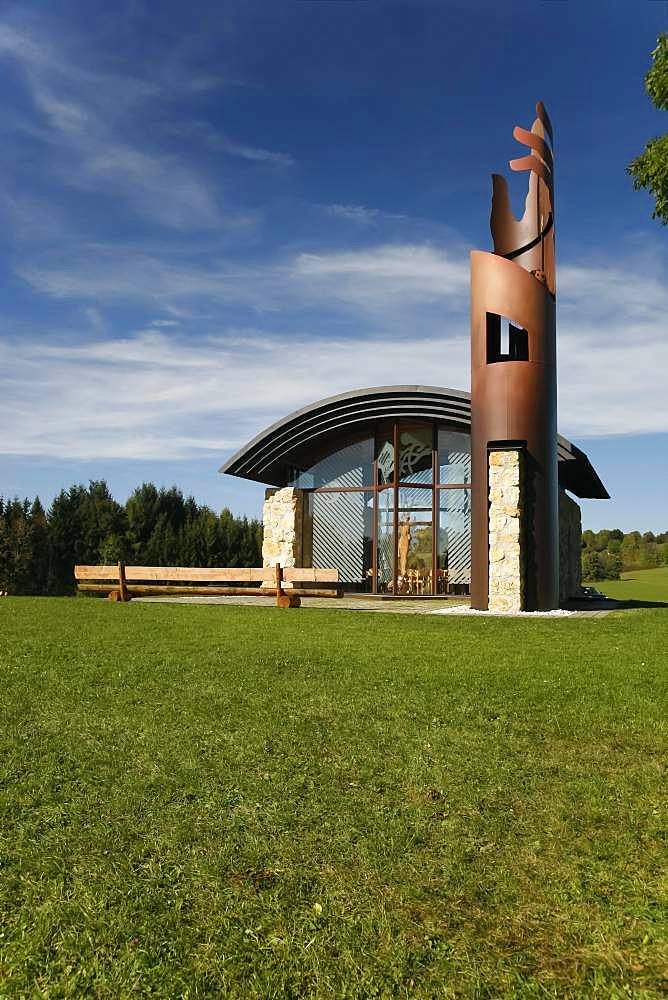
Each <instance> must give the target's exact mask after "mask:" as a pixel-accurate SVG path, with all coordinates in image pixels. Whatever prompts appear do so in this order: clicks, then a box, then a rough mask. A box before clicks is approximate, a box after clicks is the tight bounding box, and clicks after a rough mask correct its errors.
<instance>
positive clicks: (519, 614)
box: [426, 604, 577, 618]
mask: <svg viewBox="0 0 668 1000" xmlns="http://www.w3.org/2000/svg"><path fill="white" fill-rule="evenodd" d="M426 614H428V615H471V616H474V617H482V618H570V616H571V615H576V614H577V611H566V610H565V608H556V609H555V610H554V611H478V609H477V608H469V607H468V606H467V605H466V604H458V605H456V607H454V608H437V609H436V611H427V612H426Z"/></svg>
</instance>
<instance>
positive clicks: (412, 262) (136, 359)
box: [0, 247, 668, 460]
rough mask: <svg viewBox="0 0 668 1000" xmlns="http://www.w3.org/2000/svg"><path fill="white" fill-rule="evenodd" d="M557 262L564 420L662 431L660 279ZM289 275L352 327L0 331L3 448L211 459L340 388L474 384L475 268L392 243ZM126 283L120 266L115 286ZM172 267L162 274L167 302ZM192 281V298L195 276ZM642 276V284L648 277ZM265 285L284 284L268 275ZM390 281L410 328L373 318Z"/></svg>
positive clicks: (303, 264) (571, 429) (309, 261)
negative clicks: (470, 280)
mask: <svg viewBox="0 0 668 1000" xmlns="http://www.w3.org/2000/svg"><path fill="white" fill-rule="evenodd" d="M563 270H564V272H565V273H564V275H563V281H562V302H563V308H561V309H560V325H559V330H560V332H559V406H560V429H561V430H562V432H563V433H565V434H567V435H568V436H570V437H574V438H575V439H576V440H577V438H578V437H582V436H592V435H616V434H618V435H622V434H639V433H668V407H667V406H666V404H665V392H666V390H665V372H666V371H668V340H667V339H666V337H665V314H666V312H665V310H666V307H667V306H668V303H667V302H666V299H665V292H664V291H663V287H662V283H661V282H659V284H654V279H653V278H647V279H644V278H643V275H642V274H640V275H634V273H633V271H632V270H629V269H628V268H626V269H624V270H623V271H618V270H615V269H613V268H611V269H610V270H601V269H600V268H591V269H589V272H588V269H587V268H586V267H584V266H581V267H579V268H577V269H574V270H573V271H572V272H570V273H569V269H568V268H564V269H563ZM290 275H292V276H293V277H295V276H296V277H297V279H298V280H299V279H301V278H304V280H305V281H306V283H307V286H308V294H310V295H313V294H321V295H322V296H329V299H330V301H334V300H336V299H338V297H340V296H347V301H346V305H345V308H346V309H351V308H356V309H357V310H358V315H359V319H360V322H359V326H358V332H357V335H356V336H354V337H342V336H332V335H331V334H328V335H327V336H323V335H322V329H321V328H316V329H314V330H313V331H309V330H304V328H303V327H302V328H301V330H300V329H299V327H296V328H295V330H294V331H292V332H285V330H283V331H280V332H279V331H277V330H276V329H273V328H272V327H271V326H270V327H268V328H266V329H262V330H258V329H248V328H241V329H230V328H227V329H224V330H222V331H221V332H220V333H219V334H215V333H210V335H209V336H207V337H201V336H194V334H192V333H190V334H188V333H187V320H183V322H182V325H181V327H180V329H182V330H183V334H178V335H177V334H176V333H175V332H173V331H172V330H171V329H170V328H169V327H166V328H165V324H166V323H170V322H171V320H163V319H158V320H153V321H151V324H150V327H149V328H147V329H144V330H141V331H139V332H137V333H135V334H133V335H132V336H129V337H126V338H115V339H112V340H104V341H100V340H99V339H95V340H87V341H84V342H81V343H78V344H77V345H76V346H62V345H60V344H59V345H56V344H54V343H50V342H42V343H30V342H25V341H23V342H19V341H9V340H7V339H5V340H4V341H2V342H0V366H1V370H2V372H3V375H2V379H1V381H0V420H1V421H2V425H3V426H12V427H13V428H14V431H13V433H12V434H11V435H6V436H5V438H4V441H3V445H2V448H3V449H4V453H5V454H15V455H51V456H55V457H61V458H72V459H82V460H83V459H88V458H126V459H131V458H136V459H139V458H167V457H169V458H175V459H185V458H190V457H193V455H197V454H201V455H206V454H212V455H213V454H215V456H216V460H218V458H220V457H222V456H223V454H224V453H225V452H228V451H230V450H232V449H234V448H236V447H238V446H239V445H240V444H242V443H243V441H245V440H246V439H248V438H249V437H251V436H252V435H253V434H255V433H257V432H258V431H259V430H261V429H262V428H263V427H264V426H266V425H267V424H268V423H270V422H271V421H272V420H274V419H276V418H278V417H280V416H282V415H284V414H285V413H287V412H289V411H291V410H293V409H295V408H297V407H299V406H301V405H304V404H306V403H308V402H310V401H313V400H316V399H318V398H320V397H323V396H327V395H330V394H332V393H335V392H338V391H344V390H347V389H351V388H355V387H359V386H363V385H378V384H395V383H401V382H406V381H411V382H415V383H425V384H440V385H446V386H450V387H452V388H467V387H468V384H469V345H468V329H467V323H466V320H465V318H464V319H463V320H462V313H461V308H462V299H461V296H462V294H463V293H464V290H465V289H464V286H465V285H466V275H465V274H464V273H462V271H461V265H460V266H459V268H458V267H455V266H454V265H453V263H452V262H451V261H450V260H449V258H448V257H447V255H446V257H445V258H443V256H442V255H439V254H438V253H435V252H433V250H431V249H429V248H423V252H420V253H418V252H417V251H416V250H415V248H413V251H412V252H411V253H409V254H407V255H402V254H399V253H398V251H397V248H396V247H395V248H393V249H392V250H391V251H388V250H387V249H385V250H382V251H381V250H380V249H377V250H376V251H373V252H372V251H364V252H360V253H359V254H354V253H349V254H337V255H318V256H317V257H314V256H313V255H311V256H309V257H299V258H297V259H295V260H293V261H292V266H291V268H289V269H288V268H286V269H285V270H284V271H283V272H282V283H283V284H286V283H287V284H288V285H289V284H290V281H289V280H287V279H288V277H289V276H290ZM142 277H146V273H144V274H143V275H140V280H141V278H142ZM229 277H230V276H229V275H228V278H229ZM246 277H247V276H246ZM622 277H623V278H624V281H625V282H626V285H627V287H630V286H634V283H635V282H637V286H636V287H635V289H634V290H632V291H630V292H629V294H628V296H623V295H619V294H618V291H617V289H618V287H619V284H620V280H621V278H622ZM117 278H118V274H117V273H115V274H114V275H112V278H111V279H110V280H111V282H112V284H113V281H114V280H117ZM174 278H175V275H174V274H172V275H171V276H170V280H169V281H167V280H165V279H164V276H163V278H162V279H161V280H165V284H164V293H165V297H167V291H166V290H167V288H168V286H169V284H170V282H171V281H173V279H174ZM128 280H129V278H128ZM184 280H186V283H187V287H188V289H189V291H190V292H191V293H192V291H193V280H194V279H193V276H192V274H189V275H188V276H187V278H186V279H184ZM200 280H201V279H200ZM643 280H647V281H648V282H649V283H648V284H647V285H646V286H645V287H644V288H643V287H642V282H643ZM328 281H329V282H331V284H330V285H329V286H327V284H326V283H327V282H328ZM351 281H352V284H351V283H350V282H351ZM318 282H323V284H322V285H320V286H318V284H317V283H318ZM342 282H343V284H342ZM356 282H357V283H359V284H356ZM365 282H366V284H365ZM270 283H271V284H277V283H278V282H277V278H276V274H275V272H274V271H272V278H271V282H270ZM219 284H220V274H216V275H213V274H207V275H206V276H205V278H204V280H203V284H201V285H200V286H198V288H199V290H200V291H202V293H203V294H204V292H205V294H206V295H211V294H212V291H211V289H212V288H214V287H217V286H218V285H219ZM384 286H385V287H387V286H390V287H391V289H392V290H393V293H394V294H395V296H399V294H400V291H398V290H401V289H403V296H404V297H403V300H402V301H401V304H400V305H401V310H403V312H402V315H403V316H404V317H410V316H412V317H413V321H407V322H406V323H405V326H404V329H403V331H402V332H401V331H398V329H397V327H396V326H395V325H392V324H389V320H388V324H389V325H388V326H387V327H386V328H384V327H383V325H382V314H381V313H380V312H379V311H376V312H375V313H374V316H375V320H376V322H375V324H374V330H375V333H374V334H372V333H370V332H369V329H370V324H369V323H368V322H366V323H365V318H368V315H369V309H370V303H371V304H372V306H373V310H378V309H379V308H380V307H379V304H378V301H377V297H378V296H379V295H380V293H381V290H382V288H383V287H384ZM110 287H111V285H110ZM161 287H163V286H161ZM301 288H302V293H301V294H305V293H304V286H301ZM314 288H315V292H314ZM592 288H595V289H596V292H597V294H596V295H593V296H592V294H591V290H592ZM362 289H363V291H362ZM290 294H292V295H296V294H297V292H296V291H295V289H294V288H292V290H291V293H290ZM423 295H432V296H433V297H434V299H436V298H438V303H439V306H440V311H439V315H440V328H439V327H437V326H436V325H433V324H431V325H429V324H428V325H424V324H421V323H420V316H421V312H420V309H421V306H420V304H419V300H420V297H421V296H423ZM439 295H440V298H439ZM386 299H387V310H388V312H387V315H388V316H389V313H390V312H392V311H396V309H397V303H398V302H399V299H398V298H395V299H393V298H392V295H391V294H389V292H388V293H387V296H386Z"/></svg>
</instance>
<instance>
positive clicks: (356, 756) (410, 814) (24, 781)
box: [0, 598, 668, 1000]
mask: <svg viewBox="0 0 668 1000" xmlns="http://www.w3.org/2000/svg"><path fill="white" fill-rule="evenodd" d="M667 652H668V611H667V610H663V609H656V610H640V611H629V612H622V613H619V614H616V615H611V616H609V617H606V618H600V619H565V620H564V619H562V620H545V619H542V620H533V621H518V620H508V619H488V620H480V619H473V620H470V619H452V618H450V619H448V618H445V619H444V618H442V617H438V616H435V617H429V616H427V617H425V616H408V615H403V616H401V615H395V614H368V613H367V614H365V613H359V612H358V613H355V612H347V611H343V610H337V609H334V608H333V609H332V610H331V611H316V610H307V609H302V610H300V611H288V612H285V611H283V612H282V611H278V610H277V609H274V608H272V607H270V606H267V607H266V608H256V607H230V606H217V607H210V606H209V607H202V606H188V607H182V606H179V607H177V606H174V605H155V604H143V605H142V604H138V603H132V604H130V605H126V606H122V605H109V604H107V603H105V602H102V601H95V600H83V599H82V600H68V599H53V600H49V599H43V600H40V599H32V600H31V599H19V598H16V599H9V598H7V599H2V600H1V601H0V683H1V690H2V698H1V700H0V704H1V708H0V716H1V718H0V769H1V770H0V778H1V785H0V836H1V838H2V841H1V847H0V913H1V915H2V927H1V928H0V996H2V997H7V998H14V997H48V998H50V1000H53V998H60V997H103V998H114V1000H119V998H125V997H165V998H172V997H188V998H193V997H235V998H236V997H239V998H263V1000H264V998H295V1000H296V998H311V997H312V998H316V997H317V998H325V997H327V998H356V1000H357V998H372V997H374V998H386V997H387V998H390V997H406V998H408V997H410V998H421V1000H422V998H435V997H439V998H449V997H476V998H492V997H493V998H520V997H522V998H524V997H526V998H541V1000H542V998H546V997H547V998H550V997H568V998H577V997H587V998H592V997H593V998H610V997H613V998H621V997H636V998H649V997H658V996H660V995H663V992H664V991H665V988H666V983H667V980H666V979H665V978H664V976H665V973H666V969H667V967H668V955H667V953H666V947H665V943H666V922H665V916H666V909H665V898H666V897H665V894H664V893H663V890H664V889H665V883H664V885H663V887H662V882H661V880H662V871H664V870H665V864H666V860H667V858H668V852H667V840H666V836H667V835H666V829H667V823H666V816H665V813H662V808H663V806H664V805H665V785H664V779H665V774H664V767H665V762H666V756H665V751H666V742H667V741H666V704H667V698H666V687H665V671H666V666H667Z"/></svg>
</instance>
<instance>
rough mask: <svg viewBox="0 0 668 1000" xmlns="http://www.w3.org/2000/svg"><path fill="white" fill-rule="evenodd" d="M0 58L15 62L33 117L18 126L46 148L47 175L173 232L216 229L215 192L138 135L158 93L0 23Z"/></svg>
mask: <svg viewBox="0 0 668 1000" xmlns="http://www.w3.org/2000/svg"><path fill="white" fill-rule="evenodd" d="M0 57H4V59H5V60H8V59H9V60H12V61H13V63H14V64H15V66H16V67H17V68H18V70H19V72H20V74H21V76H22V78H23V80H24V81H25V83H26V85H27V88H28V92H29V94H30V97H31V99H32V102H33V106H34V109H35V112H36V115H37V118H36V120H35V121H31V122H29V123H28V124H27V125H24V124H21V126H20V128H21V129H22V130H24V131H27V132H28V133H29V134H30V135H31V136H32V137H33V138H34V139H37V140H39V141H41V142H43V143H44V144H45V145H46V146H48V150H49V152H48V155H49V163H50V170H51V174H52V176H55V175H58V176H59V177H60V179H61V182H62V183H64V184H65V185H67V186H69V187H78V188H81V189H84V190H86V189H88V190H93V191H96V192H99V193H106V194H108V195H110V196H112V197H114V198H117V199H121V200H122V201H124V202H126V203H127V204H128V206H130V207H131V208H132V210H133V211H135V212H137V213H139V215H141V216H142V217H146V218H149V219H151V220H153V221H155V222H158V223H159V224H161V225H164V226H168V227H171V228H174V229H182V230H184V229H198V228H200V229H210V228H214V227H218V226H221V225H223V224H225V222H226V221H227V215H228V214H230V213H229V212H228V213H224V212H223V211H222V210H221V206H220V192H219V191H218V190H217V189H216V187H215V186H214V185H213V184H212V183H211V181H210V180H209V179H208V178H207V177H206V176H205V175H204V174H203V173H202V171H201V170H199V169H196V168H195V167H194V166H193V165H192V164H191V163H189V162H186V161H185V160H183V159H180V158H177V157H175V156H173V155H169V154H167V153H165V152H163V151H160V150H156V149H151V148H149V146H148V144H147V143H146V141H145V140H142V139H141V138H140V137H139V134H133V133H140V132H141V126H142V119H143V115H144V114H145V111H146V107H145V106H146V102H147V101H150V100H151V99H153V98H156V97H158V96H159V95H160V91H159V88H158V87H157V86H156V85H155V84H154V83H151V82H147V81H144V80H141V79H135V78H133V77H132V76H131V75H123V76H120V75H113V74H109V73H99V72H94V71H92V70H89V69H84V68H82V66H81V62H80V60H79V59H77V58H75V57H74V56H73V55H72V54H68V53H66V52H64V51H60V50H59V49H57V48H56V47H55V46H54V45H53V43H51V42H47V41H46V40H44V39H41V38H39V39H38V38H36V37H33V36H32V35H31V34H29V33H28V32H27V31H25V30H19V29H17V28H15V27H14V26H12V25H11V24H8V23H0Z"/></svg>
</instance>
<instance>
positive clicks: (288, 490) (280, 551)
mask: <svg viewBox="0 0 668 1000" xmlns="http://www.w3.org/2000/svg"><path fill="white" fill-rule="evenodd" d="M303 517H304V494H303V491H302V490H298V489H295V488H294V487H292V486H286V487H284V488H283V489H281V490H276V492H275V493H271V494H269V495H268V496H267V498H266V500H265V501H264V506H263V508H262V525H263V529H264V530H263V534H262V562H263V565H265V566H277V565H281V566H283V567H286V566H301V565H302V521H303Z"/></svg>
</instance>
